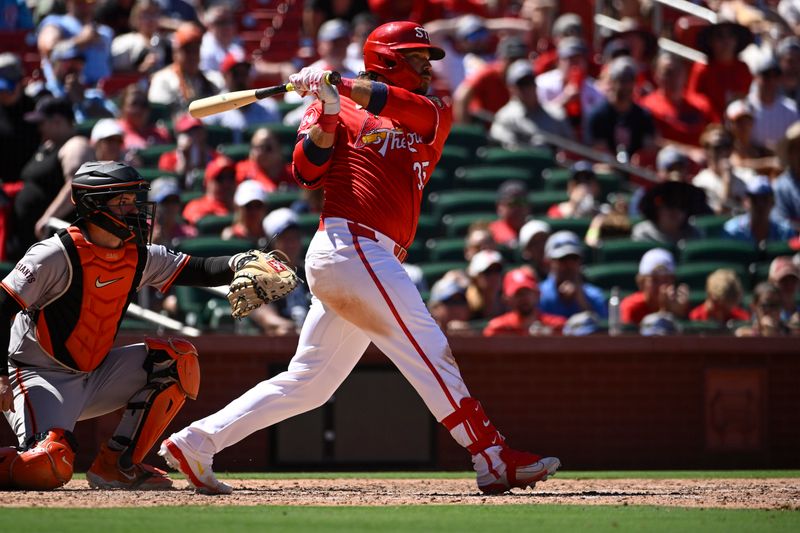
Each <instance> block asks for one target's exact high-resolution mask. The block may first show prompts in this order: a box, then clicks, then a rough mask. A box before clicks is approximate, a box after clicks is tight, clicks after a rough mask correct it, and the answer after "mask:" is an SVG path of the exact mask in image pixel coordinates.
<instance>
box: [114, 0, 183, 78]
mask: <svg viewBox="0 0 800 533" xmlns="http://www.w3.org/2000/svg"><path fill="white" fill-rule="evenodd" d="M160 18H161V5H160V4H159V2H158V0H138V1H137V2H136V3H134V5H133V8H132V9H131V16H130V26H131V29H132V31H130V32H128V33H124V34H121V35H120V34H118V35H117V36H116V37H114V40H113V41H112V42H111V63H112V66H113V68H114V72H125V73H136V74H142V75H150V74H152V73H154V72H155V71H157V70H159V69H162V68H164V67H165V66H167V64H169V62H170V60H171V58H172V48H171V47H170V45H169V41H168V39H166V38H164V37H163V36H162V35H161V32H160V31H159V25H158V21H159V19H160Z"/></svg>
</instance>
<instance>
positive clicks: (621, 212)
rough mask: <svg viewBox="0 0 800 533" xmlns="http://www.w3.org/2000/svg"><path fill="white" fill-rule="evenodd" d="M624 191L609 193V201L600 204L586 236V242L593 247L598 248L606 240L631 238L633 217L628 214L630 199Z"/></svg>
mask: <svg viewBox="0 0 800 533" xmlns="http://www.w3.org/2000/svg"><path fill="white" fill-rule="evenodd" d="M626 196H627V195H625V194H623V193H612V194H609V196H608V197H609V203H607V204H603V205H601V206H600V212H599V213H597V214H596V215H595V216H594V217H593V218H592V221H591V222H590V223H589V228H588V229H587V230H586V235H585V236H584V239H583V241H584V243H586V246H589V247H591V248H598V247H600V246H602V245H603V242H604V241H606V240H614V239H630V236H631V230H632V228H631V219H630V216H629V215H628V209H629V207H628V199H627V198H626Z"/></svg>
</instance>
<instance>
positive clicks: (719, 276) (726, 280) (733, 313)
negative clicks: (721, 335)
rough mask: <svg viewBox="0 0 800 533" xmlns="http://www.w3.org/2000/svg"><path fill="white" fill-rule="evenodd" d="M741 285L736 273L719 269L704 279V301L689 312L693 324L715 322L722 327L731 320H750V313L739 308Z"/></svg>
mask: <svg viewBox="0 0 800 533" xmlns="http://www.w3.org/2000/svg"><path fill="white" fill-rule="evenodd" d="M741 301H742V284H741V282H740V281H739V277H738V276H737V275H736V272H734V271H733V270H729V269H727V268H720V269H718V270H715V271H714V272H712V273H711V274H709V275H708V278H707V279H706V299H705V301H704V302H703V303H701V304H700V305H698V306H697V307H695V308H694V309H692V310H691V311H690V312H689V320H691V321H693V322H717V323H718V324H720V325H722V326H724V325H726V324H727V323H728V322H729V321H731V320H736V321H742V320H750V313H748V312H747V311H745V310H744V309H742V308H741V307H739V304H740V302H741Z"/></svg>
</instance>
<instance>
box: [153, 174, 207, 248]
mask: <svg viewBox="0 0 800 533" xmlns="http://www.w3.org/2000/svg"><path fill="white" fill-rule="evenodd" d="M149 199H150V201H151V202H155V204H156V206H157V208H156V213H155V219H154V221H153V244H163V245H164V246H166V247H168V248H174V247H175V246H176V245H177V244H178V243H179V242H180V241H182V240H183V239H186V238H189V237H196V236H197V230H196V229H195V228H194V227H193V226H190V225H189V224H186V223H185V222H184V221H183V217H182V216H181V208H182V206H181V189H180V187H179V186H178V180H176V179H175V178H171V177H161V178H156V179H154V180H153V182H152V183H151V184H150V193H149Z"/></svg>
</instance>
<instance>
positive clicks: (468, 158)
mask: <svg viewBox="0 0 800 533" xmlns="http://www.w3.org/2000/svg"><path fill="white" fill-rule="evenodd" d="M474 154H475V153H474V152H470V151H469V150H468V149H467V148H465V147H464V146H455V145H447V144H446V145H445V146H444V148H443V149H442V156H441V157H440V158H439V162H438V163H437V164H436V168H442V169H445V170H447V171H448V172H450V173H451V174H452V173H453V172H455V170H456V169H457V168H460V167H463V166H467V165H470V164H472V162H473V160H474Z"/></svg>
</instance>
